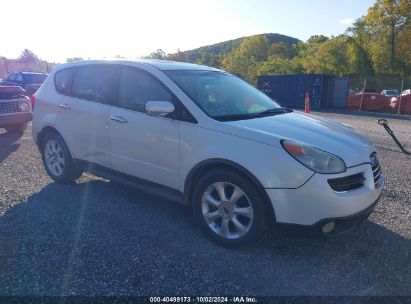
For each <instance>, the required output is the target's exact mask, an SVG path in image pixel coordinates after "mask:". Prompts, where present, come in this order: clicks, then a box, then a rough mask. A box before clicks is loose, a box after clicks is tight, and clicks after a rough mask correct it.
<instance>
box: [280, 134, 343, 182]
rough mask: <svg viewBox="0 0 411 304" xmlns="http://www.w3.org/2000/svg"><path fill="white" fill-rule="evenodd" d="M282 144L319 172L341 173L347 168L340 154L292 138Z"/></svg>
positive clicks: (300, 160)
mask: <svg viewBox="0 0 411 304" xmlns="http://www.w3.org/2000/svg"><path fill="white" fill-rule="evenodd" d="M281 144H282V146H283V148H284V149H285V151H287V152H288V154H290V155H291V156H292V157H294V158H295V159H296V160H297V161H299V162H300V163H301V164H303V165H304V166H306V167H307V168H309V169H311V170H313V171H315V172H318V173H326V174H327V173H328V174H330V173H341V172H344V171H345V170H346V166H345V163H344V161H343V160H342V159H341V158H339V157H338V156H336V155H334V154H331V153H328V152H325V151H322V150H320V149H317V148H314V147H311V146H309V145H304V144H301V143H298V142H295V141H292V140H283V141H281Z"/></svg>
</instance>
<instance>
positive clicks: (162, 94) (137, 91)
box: [119, 68, 173, 112]
mask: <svg viewBox="0 0 411 304" xmlns="http://www.w3.org/2000/svg"><path fill="white" fill-rule="evenodd" d="M147 101H170V102H173V95H172V94H171V93H170V92H169V91H167V90H166V89H165V88H164V87H163V85H162V84H161V83H160V82H159V81H158V80H156V79H154V78H153V77H151V76H149V75H148V74H147V73H145V72H142V71H140V70H137V69H130V68H123V69H122V70H121V74H120V87H119V106H120V107H122V108H126V109H130V110H136V111H140V112H144V108H145V105H146V103H147Z"/></svg>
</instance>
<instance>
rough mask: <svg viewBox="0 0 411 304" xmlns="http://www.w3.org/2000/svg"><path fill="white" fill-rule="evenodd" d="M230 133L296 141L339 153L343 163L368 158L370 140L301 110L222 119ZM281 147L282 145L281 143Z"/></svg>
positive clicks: (275, 143) (276, 143) (271, 141)
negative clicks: (236, 119)
mask: <svg viewBox="0 0 411 304" xmlns="http://www.w3.org/2000/svg"><path fill="white" fill-rule="evenodd" d="M225 124H226V126H227V127H229V129H230V131H229V132H231V134H233V135H239V134H241V136H242V137H246V138H248V139H250V140H256V141H259V142H263V143H265V144H268V145H272V146H276V147H281V145H280V140H281V139H289V140H295V141H299V142H302V143H305V144H308V145H311V146H314V147H316V148H319V149H321V150H324V151H327V152H330V153H332V154H335V155H337V156H339V157H341V158H342V159H343V160H344V161H345V163H346V165H347V167H351V166H355V165H358V164H361V163H365V162H370V154H371V153H372V152H373V149H374V146H373V143H372V142H371V141H370V140H369V139H368V138H366V137H364V136H362V135H360V134H358V133H356V132H355V131H354V130H353V129H352V128H351V127H349V126H347V125H344V124H342V123H340V122H337V121H334V120H331V119H327V118H323V117H319V116H316V115H311V114H305V113H301V112H292V113H287V114H281V115H274V116H267V117H262V118H256V119H248V120H239V121H230V122H226V123H225ZM281 149H282V147H281Z"/></svg>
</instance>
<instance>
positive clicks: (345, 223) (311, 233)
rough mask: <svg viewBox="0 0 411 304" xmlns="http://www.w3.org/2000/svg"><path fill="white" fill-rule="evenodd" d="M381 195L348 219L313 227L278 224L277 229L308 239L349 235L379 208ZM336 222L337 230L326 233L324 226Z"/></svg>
mask: <svg viewBox="0 0 411 304" xmlns="http://www.w3.org/2000/svg"><path fill="white" fill-rule="evenodd" d="M380 198H381V195H380V196H379V197H378V198H377V200H376V201H375V202H373V203H372V205H371V206H369V207H368V208H366V209H364V210H362V211H360V212H358V213H356V214H353V215H349V216H346V217H339V218H327V219H323V220H321V221H318V222H317V223H315V224H313V225H309V226H308V225H295V224H284V223H279V224H277V228H278V230H279V231H280V232H281V233H284V234H287V235H298V236H307V237H335V236H338V235H342V234H345V233H348V232H350V231H352V230H354V229H355V228H357V227H358V226H359V225H361V223H362V222H364V221H365V220H366V219H367V218H368V217H369V216H370V215H371V213H372V212H373V211H374V208H375V206H377V204H378V202H379V200H380ZM330 222H334V225H335V228H334V229H332V231H330V232H324V231H323V228H324V225H326V224H327V223H330Z"/></svg>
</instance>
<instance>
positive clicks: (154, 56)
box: [147, 49, 167, 59]
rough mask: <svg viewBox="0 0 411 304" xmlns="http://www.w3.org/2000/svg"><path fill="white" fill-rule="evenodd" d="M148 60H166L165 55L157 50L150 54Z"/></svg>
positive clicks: (160, 50)
mask: <svg viewBox="0 0 411 304" xmlns="http://www.w3.org/2000/svg"><path fill="white" fill-rule="evenodd" d="M147 58H149V59H166V58H167V54H166V53H165V52H164V51H163V50H162V49H158V50H157V51H155V52H152V53H151V54H150V55H148V56H147Z"/></svg>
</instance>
